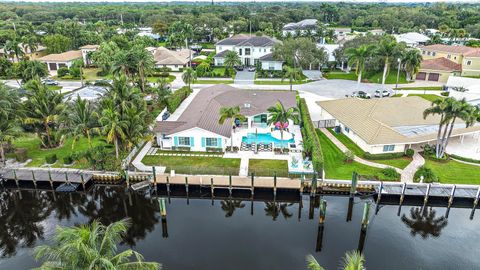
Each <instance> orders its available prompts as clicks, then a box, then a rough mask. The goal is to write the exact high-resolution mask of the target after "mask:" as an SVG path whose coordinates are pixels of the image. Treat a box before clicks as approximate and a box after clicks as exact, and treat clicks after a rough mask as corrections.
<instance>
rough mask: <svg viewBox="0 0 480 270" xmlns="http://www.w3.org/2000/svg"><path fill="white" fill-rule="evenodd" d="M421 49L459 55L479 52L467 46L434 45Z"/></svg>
mask: <svg viewBox="0 0 480 270" xmlns="http://www.w3.org/2000/svg"><path fill="white" fill-rule="evenodd" d="M421 49H423V50H427V51H436V52H447V53H458V54H465V53H469V52H472V51H476V50H478V49H476V48H472V47H467V46H453V45H445V44H433V45H428V46H423V47H421Z"/></svg>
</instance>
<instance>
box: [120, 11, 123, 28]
mask: <svg viewBox="0 0 480 270" xmlns="http://www.w3.org/2000/svg"><path fill="white" fill-rule="evenodd" d="M120 23H121V24H122V26H123V14H122V13H120Z"/></svg>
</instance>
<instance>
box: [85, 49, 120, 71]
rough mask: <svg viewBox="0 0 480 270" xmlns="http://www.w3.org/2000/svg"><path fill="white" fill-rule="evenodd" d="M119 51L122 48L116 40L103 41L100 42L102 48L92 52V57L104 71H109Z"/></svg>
mask: <svg viewBox="0 0 480 270" xmlns="http://www.w3.org/2000/svg"><path fill="white" fill-rule="evenodd" d="M119 51H120V48H119V47H118V46H117V44H116V43H115V42H113V41H109V42H103V43H101V44H100V48H99V49H98V50H96V51H95V52H93V53H92V56H91V59H92V61H93V63H95V64H96V65H97V66H98V67H100V68H101V69H102V72H103V73H108V72H110V71H111V68H112V62H113V61H114V59H115V55H116V54H117V53H118V52H119Z"/></svg>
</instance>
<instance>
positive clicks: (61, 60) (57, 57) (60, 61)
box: [38, 50, 82, 73]
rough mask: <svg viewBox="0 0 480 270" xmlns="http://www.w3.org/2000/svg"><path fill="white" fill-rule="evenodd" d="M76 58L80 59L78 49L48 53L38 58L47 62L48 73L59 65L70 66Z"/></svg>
mask: <svg viewBox="0 0 480 270" xmlns="http://www.w3.org/2000/svg"><path fill="white" fill-rule="evenodd" d="M78 59H82V51H80V50H77V51H68V52H63V53H54V54H49V55H46V56H44V57H41V58H39V59H38V60H39V61H40V62H43V63H45V64H47V67H48V71H50V73H52V72H53V73H55V72H56V71H57V70H58V69H59V68H61V67H68V68H69V67H71V66H72V64H73V62H74V61H75V60H78Z"/></svg>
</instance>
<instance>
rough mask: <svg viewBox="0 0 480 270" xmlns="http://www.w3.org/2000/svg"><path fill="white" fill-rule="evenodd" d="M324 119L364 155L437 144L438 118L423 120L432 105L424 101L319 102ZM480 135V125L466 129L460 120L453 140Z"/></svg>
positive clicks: (348, 100) (396, 151)
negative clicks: (331, 120) (329, 120)
mask: <svg viewBox="0 0 480 270" xmlns="http://www.w3.org/2000/svg"><path fill="white" fill-rule="evenodd" d="M317 104H318V105H319V106H320V107H321V109H322V118H323V119H325V120H327V119H334V120H335V126H336V130H337V131H340V132H342V133H343V134H345V135H346V136H347V137H349V138H350V139H351V140H352V141H353V142H355V143H356V144H357V145H358V146H359V147H360V148H362V149H363V150H364V151H365V152H368V153H371V154H382V153H398V152H404V151H405V150H406V149H408V148H417V149H418V148H419V147H420V146H422V145H425V144H434V143H435V141H436V139H437V132H438V124H439V122H440V116H439V115H430V116H428V117H427V118H426V119H424V118H423V112H424V111H425V109H427V108H429V107H430V106H431V102H430V101H428V100H426V99H423V98H421V97H417V96H412V97H404V98H379V99H358V98H345V99H337V100H328V101H319V102H317ZM473 133H480V124H478V123H477V124H476V125H474V126H472V127H469V128H465V123H464V122H462V121H460V120H457V122H456V124H455V126H454V129H453V132H452V137H458V136H462V135H466V134H473Z"/></svg>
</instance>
